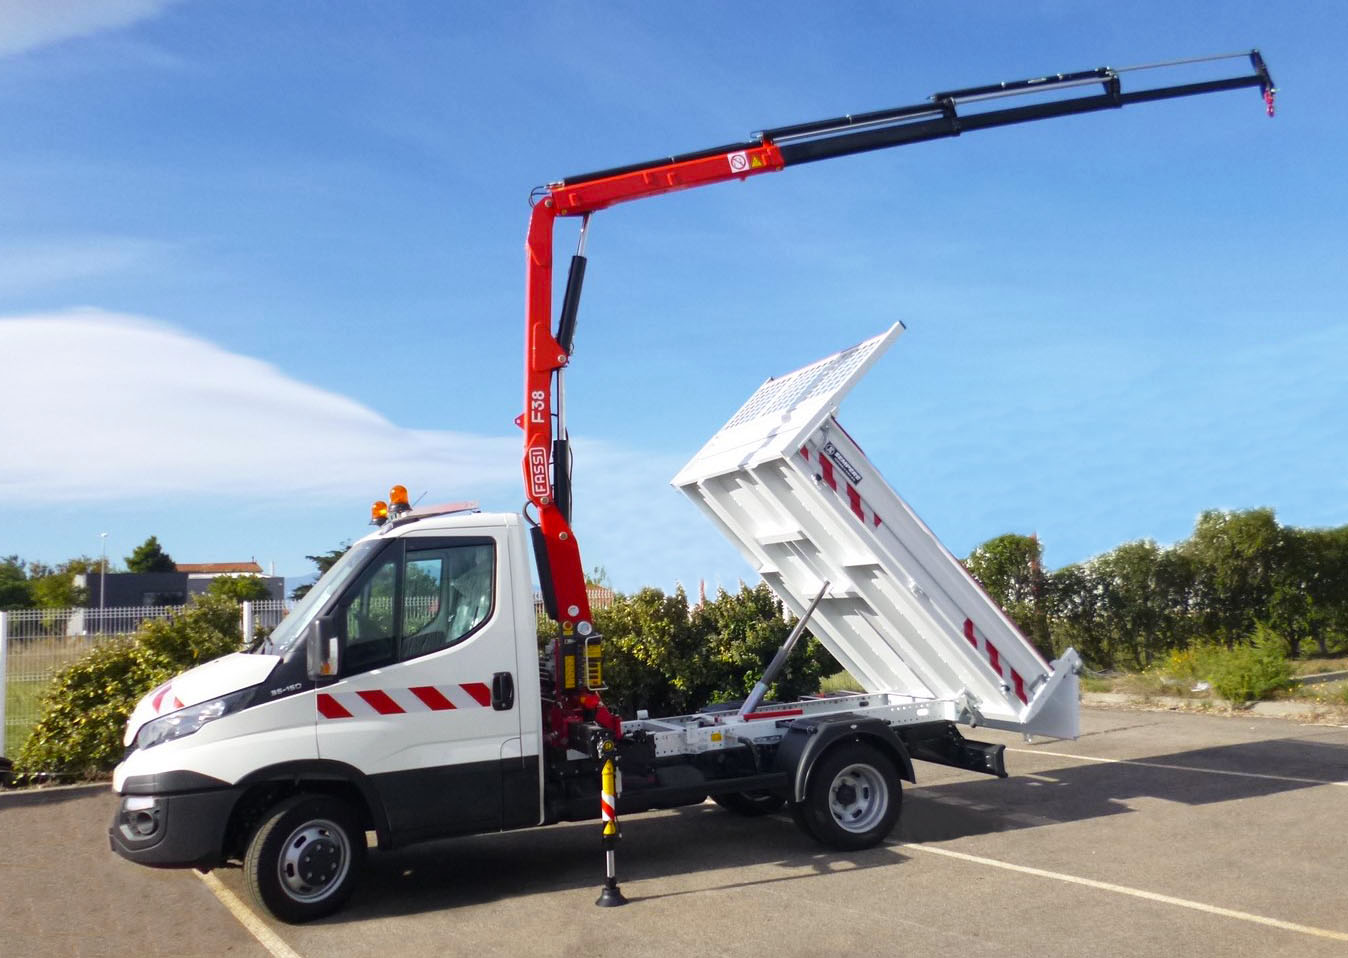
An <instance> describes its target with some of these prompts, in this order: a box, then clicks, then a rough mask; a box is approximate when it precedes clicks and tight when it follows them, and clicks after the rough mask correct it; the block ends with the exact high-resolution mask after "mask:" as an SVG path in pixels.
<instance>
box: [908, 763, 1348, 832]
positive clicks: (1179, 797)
mask: <svg viewBox="0 0 1348 958" xmlns="http://www.w3.org/2000/svg"><path fill="white" fill-rule="evenodd" d="M1050 748H1051V749H1052V750H1054V751H1056V750H1057V749H1056V748H1055V747H1054V746H1050ZM1016 757H1017V758H1019V757H1020V756H1016ZM1008 758H1009V757H1008ZM1044 760H1046V761H1051V762H1055V763H1056V762H1062V763H1064V764H1063V766H1062V767H1060V768H1054V769H1051V770H1049V771H1045V772H1039V773H1034V774H1024V775H1014V776H1012V777H1011V778H1008V779H1003V780H1000V781H999V780H996V779H977V780H972V781H962V782H954V783H949V784H945V785H935V786H931V787H928V788H919V789H917V790H916V792H915V794H910V795H908V796H905V797H906V798H907V799H908V801H907V802H906V804H905V807H904V814H903V818H902V820H901V822H900V826H899V830H898V831H899V834H900V835H901V836H902V838H903V839H904V840H905V841H911V842H940V841H948V840H950V839H955V838H965V837H968V836H971V835H985V834H988V833H991V832H1002V831H1009V830H1012V829H1018V828H1035V827H1038V826H1041V825H1054V824H1060V823H1065V822H1079V821H1083V820H1086V819H1091V818H1103V817H1105V816H1108V815H1121V814H1127V813H1130V812H1131V811H1132V809H1131V808H1130V807H1129V806H1128V805H1127V804H1126V803H1127V801H1128V800H1129V799H1134V798H1144V797H1145V798H1159V799H1164V800H1165V801H1170V802H1180V803H1182V804H1185V805H1209V804H1212V803H1214V802H1226V801H1234V800H1239V799H1245V798H1259V797H1261V796H1265V795H1277V794H1280V793H1283V792H1291V791H1296V790H1299V789H1303V788H1313V787H1315V785H1316V784H1317V783H1319V782H1328V781H1344V780H1348V746H1345V745H1335V744H1332V743H1327V742H1316V741H1310V740H1306V739H1271V740H1265V741H1259V742H1249V743H1244V744H1240V745H1224V746H1217V747H1213V748H1200V749H1192V750H1190V751H1185V752H1172V753H1169V754H1165V755H1151V756H1147V757H1145V758H1136V759H1129V760H1128V761H1129V762H1130V763H1146V764H1123V763H1103V762H1087V763H1082V764H1066V763H1068V762H1070V761H1071V760H1070V759H1060V758H1058V757H1056V756H1052V757H1050V756H1045V757H1044ZM1149 766H1172V767H1170V768H1156V767H1149ZM1173 766H1182V768H1175V767H1173ZM1188 769H1195V770H1197V771H1188ZM1210 771H1217V772H1240V773H1245V774H1241V775H1220V774H1219V775H1211V774H1205V772H1210ZM1260 775H1266V776H1270V777H1268V778H1257V777H1254V776H1260ZM1274 776H1288V777H1286V778H1278V777H1274ZM1294 779H1309V780H1311V781H1295V780H1294ZM918 781H919V783H920V782H921V775H919V776H918Z"/></svg>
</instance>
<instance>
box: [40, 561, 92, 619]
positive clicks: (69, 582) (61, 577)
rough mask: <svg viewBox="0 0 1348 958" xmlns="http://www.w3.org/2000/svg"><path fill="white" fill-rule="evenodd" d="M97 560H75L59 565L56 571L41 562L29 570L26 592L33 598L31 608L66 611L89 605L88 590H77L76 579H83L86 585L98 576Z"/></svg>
mask: <svg viewBox="0 0 1348 958" xmlns="http://www.w3.org/2000/svg"><path fill="white" fill-rule="evenodd" d="M98 566H99V560H98V559H94V558H90V557H89V556H76V557H75V558H73V559H67V560H66V561H65V562H62V563H60V564H58V565H57V566H56V567H55V568H53V567H51V566H48V565H45V564H43V563H41V562H34V563H33V564H32V565H30V566H29V567H28V583H29V589H30V591H31V592H32V595H33V604H34V605H36V606H38V607H39V608H43V609H69V608H73V607H75V606H82V605H88V604H89V597H90V594H91V590H90V588H89V585H87V584H86V585H83V586H78V585H76V584H75V577H76V576H78V575H83V576H85V582H86V583H88V582H89V581H90V578H91V577H92V576H93V575H94V574H96V573H97V572H98Z"/></svg>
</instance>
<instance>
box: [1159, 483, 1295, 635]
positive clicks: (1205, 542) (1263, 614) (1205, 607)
mask: <svg viewBox="0 0 1348 958" xmlns="http://www.w3.org/2000/svg"><path fill="white" fill-rule="evenodd" d="M1283 538H1284V537H1283V535H1282V529H1281V527H1280V526H1279V525H1278V521H1277V519H1276V518H1274V514H1273V510H1272V509H1247V510H1245V511H1243V512H1226V511H1223V510H1220V509H1209V510H1207V511H1206V512H1204V513H1203V514H1202V515H1200V516H1199V517H1198V522H1197V523H1195V525H1194V531H1193V534H1192V535H1190V536H1189V538H1188V539H1187V540H1185V542H1184V543H1183V544H1182V545H1181V551H1183V552H1184V553H1185V554H1186V555H1188V556H1190V557H1191V558H1192V559H1193V561H1194V562H1195V565H1196V570H1195V571H1196V586H1197V592H1196V599H1197V603H1198V607H1197V612H1198V615H1199V617H1200V621H1201V622H1202V625H1203V631H1204V633H1206V634H1207V635H1209V636H1211V637H1213V638H1215V639H1218V640H1219V641H1221V642H1222V643H1223V644H1225V645H1227V646H1233V645H1235V644H1236V643H1238V642H1240V641H1242V640H1243V639H1244V638H1245V636H1247V635H1249V634H1250V633H1251V632H1253V631H1254V626H1255V623H1256V622H1257V621H1259V620H1262V619H1267V618H1268V606H1269V600H1270V599H1272V597H1273V578H1274V572H1275V569H1276V568H1277V566H1278V564H1279V561H1280V559H1281V555H1280V553H1281V551H1282V549H1283Z"/></svg>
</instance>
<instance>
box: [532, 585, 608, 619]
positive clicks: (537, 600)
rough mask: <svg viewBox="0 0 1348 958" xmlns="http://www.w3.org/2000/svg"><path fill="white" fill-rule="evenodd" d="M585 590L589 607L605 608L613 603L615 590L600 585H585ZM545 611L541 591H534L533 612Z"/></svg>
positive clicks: (539, 613)
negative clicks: (587, 594) (588, 598)
mask: <svg viewBox="0 0 1348 958" xmlns="http://www.w3.org/2000/svg"><path fill="white" fill-rule="evenodd" d="M585 591H586V592H587V593H589V596H590V608H591V609H607V608H608V607H609V606H611V605H612V604H613V601H614V599H615V598H616V597H617V593H616V592H614V591H613V590H612V589H609V588H605V587H604V586H602V585H589V586H586V587H585ZM545 611H546V610H545V609H544V608H543V594H542V593H541V592H535V593H534V614H535V615H539V616H541V615H544V614H545Z"/></svg>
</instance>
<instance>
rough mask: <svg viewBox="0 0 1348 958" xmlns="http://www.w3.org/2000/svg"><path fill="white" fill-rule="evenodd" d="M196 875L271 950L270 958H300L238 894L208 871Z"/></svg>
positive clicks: (251, 933) (260, 942)
mask: <svg viewBox="0 0 1348 958" xmlns="http://www.w3.org/2000/svg"><path fill="white" fill-rule="evenodd" d="M196 876H197V877H198V878H200V879H201V880H202V881H203V882H205V883H206V887H207V888H209V889H210V890H211V894H213V895H215V897H216V898H218V899H220V903H221V904H222V905H224V906H225V907H226V908H228V909H229V912H230V914H232V915H233V916H234V917H235V918H237V919H238V920H239V924H241V925H243V927H244V928H245V929H247V930H248V933H249V934H250V935H252V936H253V937H254V938H256V939H257V940H258V944H260V945H261V946H262V947H263V948H265V949H267V951H269V952H271V954H272V958H300V953H299V952H297V951H296V950H295V949H294V948H291V947H290V946H289V945H287V944H286V943H285V942H284V941H282V940H281V937H280V935H278V934H276V932H274V931H272V930H271V929H270V928H268V927H267V925H266V923H265V922H263V920H262V919H261V918H259V917H257V915H255V914H253V910H252V909H251V908H249V907H248V906H247V905H245V904H244V903H243V902H241V901H239V896H238V895H236V894H234V893H233V892H232V891H230V890H229V889H228V888H226V887H225V886H224V884H223V883H222V882H221V881H220V879H218V878H216V877H215V875H213V874H211V873H210V872H205V873H202V872H196Z"/></svg>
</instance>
